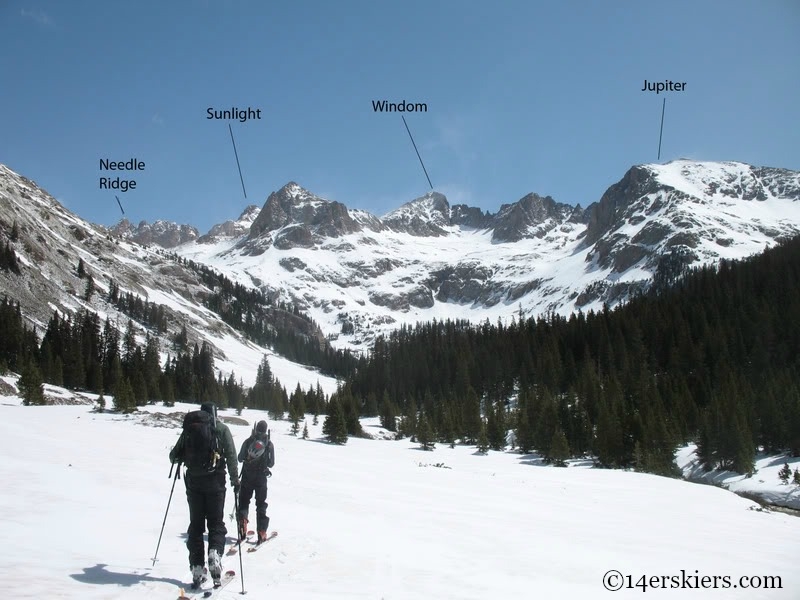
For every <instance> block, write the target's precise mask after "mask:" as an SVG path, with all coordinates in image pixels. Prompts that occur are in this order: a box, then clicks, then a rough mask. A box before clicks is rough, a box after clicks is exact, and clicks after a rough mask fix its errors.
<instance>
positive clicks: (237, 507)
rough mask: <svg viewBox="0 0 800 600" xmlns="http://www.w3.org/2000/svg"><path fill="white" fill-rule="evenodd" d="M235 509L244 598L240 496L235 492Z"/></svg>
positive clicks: (240, 574) (240, 575)
mask: <svg viewBox="0 0 800 600" xmlns="http://www.w3.org/2000/svg"><path fill="white" fill-rule="evenodd" d="M233 509H234V510H235V511H236V538H237V539H238V540H239V577H240V578H241V579H242V591H241V595H242V596H244V595H245V594H246V593H247V592H245V591H244V565H243V564H242V536H241V535H240V533H239V494H238V492H236V491H235V490H234V492H233Z"/></svg>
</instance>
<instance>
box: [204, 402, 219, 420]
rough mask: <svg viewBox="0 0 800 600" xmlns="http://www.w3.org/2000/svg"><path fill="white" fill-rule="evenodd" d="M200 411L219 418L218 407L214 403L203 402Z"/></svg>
mask: <svg viewBox="0 0 800 600" xmlns="http://www.w3.org/2000/svg"><path fill="white" fill-rule="evenodd" d="M200 410H203V411H205V412H207V413H208V414H210V415H211V416H212V417H216V416H217V410H216V407H215V406H214V403H213V402H203V403H202V404H201V405H200Z"/></svg>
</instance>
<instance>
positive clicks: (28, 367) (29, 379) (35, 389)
mask: <svg viewBox="0 0 800 600" xmlns="http://www.w3.org/2000/svg"><path fill="white" fill-rule="evenodd" d="M17 386H18V387H19V393H20V396H22V403H23V404H24V405H25V406H30V405H32V404H38V405H41V404H44V403H45V399H44V384H43V383H42V374H41V372H40V371H39V367H38V366H37V365H36V364H35V363H34V362H33V361H32V360H29V361H28V362H26V363H25V366H24V367H23V369H22V373H20V377H19V380H18V381H17Z"/></svg>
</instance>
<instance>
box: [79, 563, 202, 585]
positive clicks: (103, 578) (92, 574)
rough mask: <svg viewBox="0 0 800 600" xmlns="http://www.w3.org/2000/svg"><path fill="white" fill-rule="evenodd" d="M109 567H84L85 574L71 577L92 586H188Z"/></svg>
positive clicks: (97, 565) (166, 578)
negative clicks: (150, 584) (146, 583)
mask: <svg viewBox="0 0 800 600" xmlns="http://www.w3.org/2000/svg"><path fill="white" fill-rule="evenodd" d="M107 567H108V565H106V564H102V563H98V564H96V565H95V566H93V567H84V569H83V573H76V574H73V575H70V577H72V578H73V579H74V580H75V581H77V582H79V583H90V584H92V585H121V586H122V587H132V586H134V585H139V584H140V583H144V582H146V581H153V582H159V583H169V584H170V585H175V586H178V587H186V586H187V585H188V584H187V583H186V582H185V581H181V580H180V579H173V578H172V577H153V576H152V575H148V574H146V573H121V572H117V571H109V570H108V569H107Z"/></svg>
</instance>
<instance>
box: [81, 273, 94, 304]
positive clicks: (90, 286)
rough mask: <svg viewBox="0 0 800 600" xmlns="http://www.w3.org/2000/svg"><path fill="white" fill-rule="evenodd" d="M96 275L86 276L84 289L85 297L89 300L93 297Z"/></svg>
mask: <svg viewBox="0 0 800 600" xmlns="http://www.w3.org/2000/svg"><path fill="white" fill-rule="evenodd" d="M94 289H95V287H94V277H92V276H91V275H89V276H88V277H87V278H86V287H85V288H84V290H83V299H84V300H86V301H87V302H88V301H89V300H91V299H92V294H94Z"/></svg>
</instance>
